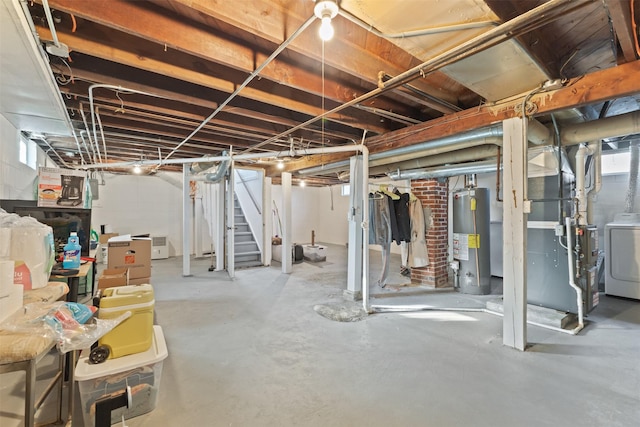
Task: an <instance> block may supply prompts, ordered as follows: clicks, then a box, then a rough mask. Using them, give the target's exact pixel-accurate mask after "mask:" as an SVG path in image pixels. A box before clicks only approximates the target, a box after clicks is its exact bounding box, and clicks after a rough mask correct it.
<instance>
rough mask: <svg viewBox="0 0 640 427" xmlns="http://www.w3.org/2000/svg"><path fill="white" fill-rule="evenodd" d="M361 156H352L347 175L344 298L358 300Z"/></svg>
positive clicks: (361, 236) (361, 202)
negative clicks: (346, 264) (347, 239)
mask: <svg viewBox="0 0 640 427" xmlns="http://www.w3.org/2000/svg"><path fill="white" fill-rule="evenodd" d="M362 179H363V177H362V156H353V157H351V160H350V175H349V213H348V220H349V248H348V268H347V289H346V290H345V291H344V296H345V297H347V298H349V299H352V300H359V299H361V298H362V241H363V229H362V221H363V217H362V204H363V203H364V202H363V200H364V199H365V197H364V196H363V194H362V192H363V185H362Z"/></svg>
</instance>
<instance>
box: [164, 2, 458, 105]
mask: <svg viewBox="0 0 640 427" xmlns="http://www.w3.org/2000/svg"><path fill="white" fill-rule="evenodd" d="M155 3H157V4H160V5H163V6H164V7H167V8H169V9H171V10H173V11H175V12H177V13H182V14H187V13H189V12H192V11H193V10H196V11H197V12H199V13H200V14H203V15H205V16H207V17H213V18H215V19H216V20H218V21H220V22H224V23H226V24H228V25H231V26H233V27H235V28H240V29H242V30H244V31H246V32H247V33H250V34H256V35H257V36H259V37H262V38H264V39H266V40H269V41H271V42H272V43H276V44H279V43H281V42H282V40H283V37H286V35H287V34H291V33H292V32H293V31H295V30H296V28H297V27H299V26H300V25H301V24H302V23H303V22H304V21H306V20H307V18H309V17H310V16H312V15H313V3H312V2H294V3H291V2H286V3H283V4H282V6H281V9H280V10H277V9H276V10H274V6H275V5H274V3H273V2H272V1H268V0H252V1H251V2H217V3H212V2H211V1H209V0H173V1H171V2H170V3H169V2H167V1H165V0H157V1H155ZM317 25H319V22H318V23H317V24H314V25H312V28H313V29H316V28H317ZM334 26H336V30H337V31H336V34H348V37H344V36H343V37H335V38H334V39H332V40H331V41H330V42H326V45H325V54H324V56H323V55H322V42H321V41H320V40H319V38H318V37H317V33H316V31H305V32H304V33H303V34H301V35H300V36H299V37H298V38H297V39H296V40H294V41H293V42H292V43H291V44H290V45H289V47H288V48H289V49H290V50H292V51H295V52H297V53H299V54H301V55H304V56H306V57H307V58H311V59H313V60H316V61H320V62H321V61H324V62H325V64H327V65H329V66H331V67H333V68H335V69H338V70H340V71H343V72H345V73H348V74H350V75H352V76H356V77H358V78H361V79H363V80H365V81H367V82H369V83H370V84H372V85H373V86H374V87H375V86H376V85H377V84H378V73H379V72H380V71H384V72H386V73H387V74H390V75H398V74H401V73H403V72H404V71H405V70H407V69H409V68H411V67H413V66H415V65H417V63H418V60H417V59H416V58H414V57H412V56H411V55H409V54H408V53H406V52H404V51H403V50H401V49H400V48H398V47H397V46H396V45H394V44H393V43H392V42H391V41H389V40H385V39H382V38H380V37H377V36H375V35H373V34H372V33H371V32H369V31H367V30H366V29H364V28H360V27H358V26H357V25H355V24H352V23H351V22H349V21H347V20H346V19H344V18H343V17H341V16H338V17H336V18H334ZM446 83H448V84H451V80H450V79H449V78H448V77H446V76H445V75H444V74H442V73H440V72H435V73H433V75H431V76H428V77H426V78H425V79H422V80H419V81H416V82H415V83H414V84H415V85H416V87H417V88H418V89H420V90H422V91H423V92H425V93H427V94H429V95H431V96H432V97H434V98H439V99H443V100H445V101H447V102H449V103H453V104H456V103H457V102H458V99H457V98H456V97H455V95H452V93H451V92H447V91H445V90H444V89H443V87H444V86H446ZM459 92H465V93H467V92H470V91H469V90H467V89H465V88H464V87H462V86H459ZM394 96H395V94H394ZM423 101H424V103H425V104H427V105H428V106H429V107H430V108H432V109H434V110H436V111H439V112H441V113H450V112H451V110H450V109H449V107H447V106H446V105H445V104H440V103H438V102H436V101H432V100H428V99H425V100H423ZM369 102H371V101H369ZM372 106H373V105H372Z"/></svg>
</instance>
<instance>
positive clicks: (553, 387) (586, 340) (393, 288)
mask: <svg viewBox="0 0 640 427" xmlns="http://www.w3.org/2000/svg"><path fill="white" fill-rule="evenodd" d="M346 258H347V256H346V249H345V248H344V247H340V246H335V245H329V249H328V256H327V262H325V263H319V264H311V263H307V262H305V263H302V264H295V265H294V266H293V273H292V274H290V275H283V274H281V272H280V265H279V264H277V263H274V266H272V267H265V268H257V269H249V270H239V271H237V272H236V278H235V279H234V280H231V279H229V278H228V275H227V274H226V273H225V272H208V271H207V269H208V267H209V265H210V261H209V260H195V261H194V262H193V263H192V273H193V277H189V278H183V277H182V276H181V273H182V267H181V258H180V259H179V258H175V259H169V260H159V261H154V262H153V270H152V281H153V285H154V289H155V292H156V319H157V323H158V324H160V325H162V327H163V330H164V334H165V338H166V341H167V346H168V349H169V357H168V358H167V359H166V360H165V361H164V366H163V372H162V382H161V387H160V397H159V403H158V406H157V408H156V409H155V410H154V411H152V412H150V413H148V414H146V415H143V416H140V417H137V418H133V419H131V420H128V421H127V425H128V426H129V427H151V426H154V427H155V426H178V425H193V426H556V425H572V426H578V425H580V426H610V427H614V426H635V425H637V424H636V423H637V422H638V420H639V419H640V303H638V302H634V301H629V300H624V299H619V298H612V297H606V296H605V295H604V294H601V299H600V301H601V302H600V305H599V306H598V307H597V308H596V309H595V310H594V311H593V312H592V313H591V315H590V316H589V325H588V326H587V328H586V329H585V330H584V331H583V332H581V333H580V335H578V336H571V335H567V334H562V333H558V332H553V331H550V330H546V329H541V328H539V327H535V326H529V328H528V341H529V342H530V343H531V345H530V348H529V349H528V351H526V352H518V351H516V350H513V349H510V348H506V347H504V346H503V345H502V336H501V335H502V318H500V317H495V316H492V315H489V314H485V313H459V312H457V313H454V312H424V313H411V314H375V315H371V316H369V317H368V318H367V319H365V320H363V321H360V322H352V323H340V322H335V321H331V320H328V319H326V318H324V317H322V316H320V315H318V314H317V313H316V312H315V311H314V310H313V307H314V305H316V304H322V303H328V302H337V301H341V300H342V292H343V290H344V289H345V288H346ZM371 260H372V263H373V264H372V265H373V266H374V268H373V270H374V271H372V274H371V276H372V279H374V278H376V276H377V271H375V266H376V265H378V264H379V253H378V252H372V253H371ZM391 271H393V272H394V273H392V274H391V275H390V278H389V282H388V283H389V285H388V287H387V288H386V289H384V290H379V289H375V290H374V297H375V298H374V299H372V303H380V304H431V305H434V306H441V307H444V306H446V307H451V306H458V307H482V306H483V305H484V302H485V301H486V299H487V298H491V296H468V295H461V294H458V293H456V292H452V291H434V290H431V289H428V288H425V287H417V286H409V280H408V279H407V278H405V277H403V276H401V275H400V274H399V273H398V272H399V259H398V257H397V256H394V257H393V259H392V268H391ZM372 281H374V280H372ZM497 286H498V287H499V282H498V285H497ZM497 291H499V289H497ZM75 419H76V420H78V421H74V423H73V425H74V426H82V417H81V415H80V413H79V409H76V417H75ZM0 424H1V425H2V426H3V427H4V426H5V424H4V423H0Z"/></svg>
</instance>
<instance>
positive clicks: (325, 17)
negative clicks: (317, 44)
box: [313, 0, 338, 41]
mask: <svg viewBox="0 0 640 427" xmlns="http://www.w3.org/2000/svg"><path fill="white" fill-rule="evenodd" d="M313 13H314V14H315V15H316V16H317V17H318V18H319V19H320V20H322V24H320V31H319V34H320V38H321V39H322V40H324V41H329V40H331V38H332V37H333V33H334V31H333V26H332V25H331V20H332V19H333V18H334V17H335V16H336V15H337V14H338V5H337V4H336V2H335V1H333V0H321V1H319V2H318V3H316V6H315V7H314V8H313Z"/></svg>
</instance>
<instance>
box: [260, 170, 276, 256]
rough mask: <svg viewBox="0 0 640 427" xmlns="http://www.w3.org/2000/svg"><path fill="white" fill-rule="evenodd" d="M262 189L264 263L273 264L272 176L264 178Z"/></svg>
mask: <svg viewBox="0 0 640 427" xmlns="http://www.w3.org/2000/svg"><path fill="white" fill-rule="evenodd" d="M263 189H264V190H263V191H262V224H263V227H264V228H263V232H262V236H263V240H264V242H263V245H262V247H263V248H264V249H263V251H262V264H263V265H270V264H271V237H272V236H273V211H272V210H271V178H264V183H263Z"/></svg>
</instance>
